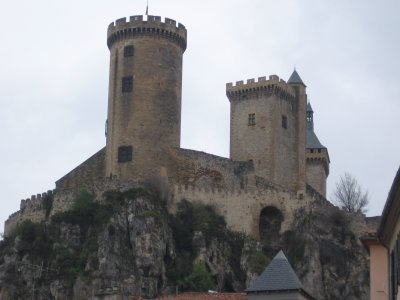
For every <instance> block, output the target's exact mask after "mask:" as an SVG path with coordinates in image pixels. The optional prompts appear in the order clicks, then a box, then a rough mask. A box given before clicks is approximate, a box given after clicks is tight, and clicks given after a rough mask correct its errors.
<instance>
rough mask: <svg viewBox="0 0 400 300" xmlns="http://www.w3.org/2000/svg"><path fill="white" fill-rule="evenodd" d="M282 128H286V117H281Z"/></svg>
mask: <svg viewBox="0 0 400 300" xmlns="http://www.w3.org/2000/svg"><path fill="white" fill-rule="evenodd" d="M282 128H285V129H286V128H287V117H286V116H285V115H282Z"/></svg>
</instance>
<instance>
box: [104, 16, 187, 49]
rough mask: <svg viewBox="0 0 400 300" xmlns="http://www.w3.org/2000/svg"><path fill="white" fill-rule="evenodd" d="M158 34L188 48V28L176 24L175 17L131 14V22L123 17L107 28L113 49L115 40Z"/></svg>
mask: <svg viewBox="0 0 400 300" xmlns="http://www.w3.org/2000/svg"><path fill="white" fill-rule="evenodd" d="M151 35H157V36H159V37H160V38H165V39H168V40H172V41H174V42H175V43H176V44H177V45H179V46H180V47H181V48H182V50H183V51H185V50H186V35H187V32H186V28H185V26H184V25H182V24H181V23H178V26H177V25H176V21H175V20H173V19H169V18H165V21H164V22H162V21H161V17H160V16H147V20H144V19H143V16H131V17H129V22H127V19H126V18H121V19H118V20H116V21H115V22H112V23H111V24H110V25H109V26H108V30H107V46H108V48H109V49H111V47H112V45H113V44H114V42H116V41H119V40H123V39H129V38H132V37H134V36H151Z"/></svg>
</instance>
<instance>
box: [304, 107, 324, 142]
mask: <svg viewBox="0 0 400 300" xmlns="http://www.w3.org/2000/svg"><path fill="white" fill-rule="evenodd" d="M308 112H311V122H310V121H308V117H307V137H306V138H307V139H306V148H307V149H326V147H325V146H324V145H322V144H321V142H320V141H319V139H318V137H317V135H316V134H315V132H314V120H313V112H314V111H313V109H312V107H311V104H310V102H307V116H308Z"/></svg>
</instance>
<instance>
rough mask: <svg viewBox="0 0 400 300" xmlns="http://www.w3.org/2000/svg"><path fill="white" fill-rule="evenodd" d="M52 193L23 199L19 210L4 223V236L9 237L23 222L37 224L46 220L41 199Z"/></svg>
mask: <svg viewBox="0 0 400 300" xmlns="http://www.w3.org/2000/svg"><path fill="white" fill-rule="evenodd" d="M52 193H53V191H47V192H46V193H42V194H37V195H33V196H31V198H28V199H23V200H21V203H20V210H19V211H17V212H15V213H13V214H12V215H10V216H9V217H8V219H7V220H6V221H5V223H4V234H5V235H6V236H7V235H9V234H10V233H11V232H12V231H13V230H14V229H15V228H16V227H17V226H18V225H19V224H21V223H22V222H23V221H25V220H31V221H32V222H35V223H39V222H42V221H44V220H45V219H46V211H45V208H44V207H43V199H44V198H45V197H46V196H47V194H52Z"/></svg>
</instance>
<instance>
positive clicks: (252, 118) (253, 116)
mask: <svg viewBox="0 0 400 300" xmlns="http://www.w3.org/2000/svg"><path fill="white" fill-rule="evenodd" d="M247 125H249V126H254V125H256V114H249V120H248V124H247Z"/></svg>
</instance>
